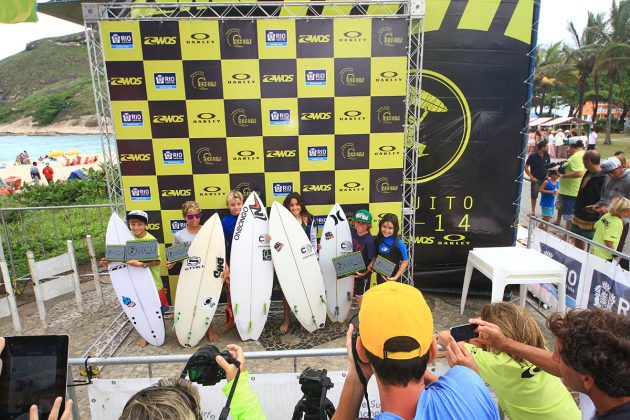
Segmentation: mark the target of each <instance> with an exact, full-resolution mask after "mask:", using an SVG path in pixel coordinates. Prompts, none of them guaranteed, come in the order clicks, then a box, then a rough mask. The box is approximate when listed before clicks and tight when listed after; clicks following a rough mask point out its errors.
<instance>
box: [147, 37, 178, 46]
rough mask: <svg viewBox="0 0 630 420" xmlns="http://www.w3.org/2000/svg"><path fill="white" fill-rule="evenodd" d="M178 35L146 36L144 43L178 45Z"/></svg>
mask: <svg viewBox="0 0 630 420" xmlns="http://www.w3.org/2000/svg"><path fill="white" fill-rule="evenodd" d="M176 44H177V37H176V36H145V37H144V45H176Z"/></svg>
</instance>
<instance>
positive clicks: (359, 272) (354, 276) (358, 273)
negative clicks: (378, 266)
mask: <svg viewBox="0 0 630 420" xmlns="http://www.w3.org/2000/svg"><path fill="white" fill-rule="evenodd" d="M369 272H370V270H368V269H366V270H365V271H357V272H356V273H354V274H353V275H352V278H354V279H358V278H359V277H363V276H365V275H366V274H367V273H369Z"/></svg>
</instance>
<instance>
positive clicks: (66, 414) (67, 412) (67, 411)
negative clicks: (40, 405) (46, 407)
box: [28, 397, 72, 420]
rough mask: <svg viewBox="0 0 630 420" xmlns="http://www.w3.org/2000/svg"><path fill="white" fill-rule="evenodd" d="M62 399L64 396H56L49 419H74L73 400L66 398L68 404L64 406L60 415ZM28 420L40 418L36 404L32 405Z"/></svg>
mask: <svg viewBox="0 0 630 420" xmlns="http://www.w3.org/2000/svg"><path fill="white" fill-rule="evenodd" d="M62 400H63V398H61V397H57V398H55V402H54V404H53V406H52V409H51V410H50V415H49V416H48V420H57V419H59V420H72V400H66V405H65V407H64V408H63V414H62V415H61V417H59V409H60V408H61V401H62ZM28 420H39V414H38V413H37V406H36V405H32V406H31V408H30V410H28Z"/></svg>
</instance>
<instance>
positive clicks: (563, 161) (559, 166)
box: [544, 160, 567, 174]
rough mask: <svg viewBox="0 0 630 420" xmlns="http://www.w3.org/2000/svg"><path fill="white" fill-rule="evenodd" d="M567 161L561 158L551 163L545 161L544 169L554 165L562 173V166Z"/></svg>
mask: <svg viewBox="0 0 630 420" xmlns="http://www.w3.org/2000/svg"><path fill="white" fill-rule="evenodd" d="M565 163H567V161H566V160H561V161H558V162H551V163H545V165H544V166H545V169H552V168H555V167H556V166H557V167H558V172H560V173H561V174H564V173H565V172H566V168H565V167H564V164H565Z"/></svg>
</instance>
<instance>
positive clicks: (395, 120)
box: [376, 105, 401, 125]
mask: <svg viewBox="0 0 630 420" xmlns="http://www.w3.org/2000/svg"><path fill="white" fill-rule="evenodd" d="M376 116H377V118H378V122H379V123H381V124H388V125H389V124H400V120H401V116H400V115H392V110H391V108H390V107H389V106H387V105H385V106H382V107H380V108H379V109H378V110H377V111H376Z"/></svg>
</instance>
